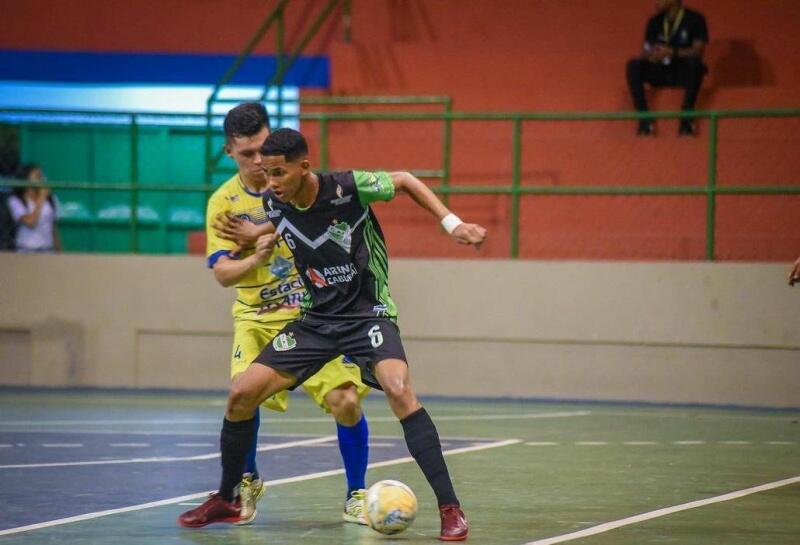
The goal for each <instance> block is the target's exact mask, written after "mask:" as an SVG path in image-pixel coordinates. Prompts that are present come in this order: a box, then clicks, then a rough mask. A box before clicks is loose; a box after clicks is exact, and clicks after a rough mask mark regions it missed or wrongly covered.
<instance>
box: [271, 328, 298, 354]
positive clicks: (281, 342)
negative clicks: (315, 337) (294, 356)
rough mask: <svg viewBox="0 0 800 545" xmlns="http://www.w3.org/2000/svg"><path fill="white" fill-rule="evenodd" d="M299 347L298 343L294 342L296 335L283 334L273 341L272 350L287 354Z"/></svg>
mask: <svg viewBox="0 0 800 545" xmlns="http://www.w3.org/2000/svg"><path fill="white" fill-rule="evenodd" d="M295 346H297V341H296V340H294V333H281V334H280V335H278V336H277V337H275V339H273V341H272V348H274V349H275V351H276V352H286V351H287V350H291V349H292V348H294V347H295Z"/></svg>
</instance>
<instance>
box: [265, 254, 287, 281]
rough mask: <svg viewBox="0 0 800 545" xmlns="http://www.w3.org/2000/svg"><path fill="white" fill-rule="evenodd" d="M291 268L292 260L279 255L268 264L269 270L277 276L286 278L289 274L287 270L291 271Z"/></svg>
mask: <svg viewBox="0 0 800 545" xmlns="http://www.w3.org/2000/svg"><path fill="white" fill-rule="evenodd" d="M291 270H292V262H291V261H289V260H288V259H286V258H285V257H282V256H280V255H276V256H275V259H273V260H272V263H270V265H269V272H271V273H272V274H274V275H275V276H277V277H278V278H286V277H287V276H289V272H291Z"/></svg>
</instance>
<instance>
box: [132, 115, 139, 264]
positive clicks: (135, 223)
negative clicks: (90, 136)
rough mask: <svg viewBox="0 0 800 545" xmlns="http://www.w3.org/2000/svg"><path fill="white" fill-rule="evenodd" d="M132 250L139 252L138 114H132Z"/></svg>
mask: <svg viewBox="0 0 800 545" xmlns="http://www.w3.org/2000/svg"><path fill="white" fill-rule="evenodd" d="M130 133H131V186H132V187H131V200H130V203H131V204H130V206H131V224H130V235H131V241H130V246H131V251H132V252H133V253H135V254H138V253H139V232H138V231H139V213H138V209H139V187H138V186H139V123H138V122H137V121H136V114H131V131H130Z"/></svg>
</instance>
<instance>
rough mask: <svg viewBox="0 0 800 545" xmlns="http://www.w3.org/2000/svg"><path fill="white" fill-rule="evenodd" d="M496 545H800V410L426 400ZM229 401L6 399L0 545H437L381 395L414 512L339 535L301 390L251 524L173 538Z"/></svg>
mask: <svg viewBox="0 0 800 545" xmlns="http://www.w3.org/2000/svg"><path fill="white" fill-rule="evenodd" d="M424 401H425V405H426V407H427V408H428V411H429V412H430V413H431V415H432V417H433V419H434V421H435V422H436V423H437V426H438V428H439V433H440V435H441V437H442V444H443V449H444V451H445V453H446V460H447V463H448V465H449V467H450V472H451V475H452V476H453V479H454V482H455V486H456V491H457V493H458V495H459V497H460V499H461V502H462V504H463V506H464V508H465V511H466V513H467V515H468V517H469V519H470V523H471V526H472V531H471V536H470V539H469V541H468V543H472V544H475V545H477V544H486V545H552V544H555V543H571V544H574V545H634V544H635V545H641V544H681V545H689V544H697V545H712V544H720V543H724V544H725V545H756V544H762V543H763V544H770V545H797V544H798V543H800V410H796V411H789V410H774V411H773V410H754V409H741V408H716V407H683V406H659V405H645V404H613V403H566V402H558V403H554V402H534V401H516V400H502V401H488V400H446V399H439V398H434V399H428V400H424ZM224 402H225V394H224V393H202V394H198V393H174V392H152V393H151V392H148V393H136V392H129V391H122V392H117V391H93V390H80V391H58V390H51V391H34V390H20V389H3V390H0V505H2V506H3V508H2V509H0V544H2V545H6V544H7V545H16V544H19V545H32V544H37V545H38V544H46V543H53V544H56V543H58V544H75V545H77V544H89V543H91V544H100V543H109V544H114V545H134V544H136V545H144V544H158V545H166V544H198V545H217V544H219V545H222V544H234V545H249V544H269V545H281V544H300V543H302V544H304V545H306V544H307V545H335V544H346V545H350V544H352V545H356V544H358V545H372V544H380V543H389V542H391V543H398V544H408V545H411V544H422V543H434V542H436V537H437V536H438V525H439V522H438V515H437V511H436V508H435V501H434V498H433V494H432V492H431V491H430V488H429V487H428V485H427V483H426V482H425V480H424V477H423V476H422V474H421V472H420V471H419V469H418V468H417V466H416V464H414V463H413V461H412V460H411V459H410V457H409V455H408V451H407V449H406V447H405V443H404V442H403V439H402V434H401V428H400V425H399V423H397V422H396V421H395V419H394V417H392V415H391V413H390V412H389V409H388V406H387V405H386V402H385V401H384V399H383V394H381V393H380V392H373V393H371V394H370V396H369V397H368V398H367V400H366V402H365V409H366V413H367V418H368V420H369V425H370V431H371V435H372V437H371V446H370V463H371V465H370V469H369V472H368V475H367V479H368V483H371V482H375V481H377V480H381V479H398V480H401V481H403V482H405V483H407V484H408V485H409V486H411V488H412V489H413V490H414V491H415V492H416V494H417V496H418V498H419V502H420V513H419V515H418V517H417V520H416V521H415V523H414V525H413V526H412V527H411V528H410V529H409V530H408V531H406V532H404V533H402V534H399V535H396V536H382V535H380V534H378V533H376V532H374V531H372V530H371V529H369V528H366V527H360V526H355V525H352V524H344V523H343V522H342V521H341V510H342V505H343V500H344V492H345V491H344V478H343V475H342V471H341V469H340V468H341V458H340V456H339V451H338V448H337V442H336V430H335V426H334V425H333V421H332V420H331V419H330V417H328V416H326V415H324V414H322V413H321V411H320V410H319V409H318V408H316V407H315V406H313V404H312V403H311V402H310V401H309V400H308V399H307V398H306V397H305V396H304V395H302V394H296V395H294V396H293V397H292V402H291V407H290V410H289V412H288V413H286V414H281V415H277V414H275V413H269V412H265V411H262V424H261V429H260V438H259V444H260V450H261V452H260V454H259V458H258V461H259V469H260V471H261V473H262V477H263V478H264V479H265V480H267V481H268V489H267V492H266V494H265V496H264V498H263V499H262V501H261V503H260V504H259V515H258V517H257V518H256V521H255V523H254V524H253V525H251V526H233V525H224V524H216V525H211V526H207V527H205V528H202V529H194V530H188V529H183V528H180V527H179V526H178V525H177V523H176V522H175V519H176V517H177V516H178V515H179V514H180V513H181V512H182V511H184V510H186V509H189V508H190V506H191V505H195V504H197V503H199V502H201V501H202V499H203V498H204V497H205V495H206V494H207V493H208V492H209V491H211V490H212V489H215V488H216V486H217V484H218V482H219V456H218V447H217V445H218V441H219V428H220V423H221V418H222V411H223V406H224Z"/></svg>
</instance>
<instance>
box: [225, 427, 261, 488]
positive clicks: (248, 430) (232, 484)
mask: <svg viewBox="0 0 800 545" xmlns="http://www.w3.org/2000/svg"><path fill="white" fill-rule="evenodd" d="M255 422H256V419H255V417H253V418H251V419H250V420H242V421H241V422H231V421H230V420H228V419H227V418H226V419H225V420H224V421H223V422H222V433H220V436H219V448H220V452H221V453H222V482H221V483H220V485H219V493H220V495H221V496H222V497H223V498H224V499H225V500H227V501H233V499H234V498H235V497H236V487H238V486H239V483H240V482H241V481H242V471H244V464H245V460H246V459H247V453H248V451H249V450H250V448H251V447H252V446H253V436H254V435H255V434H256V427H255Z"/></svg>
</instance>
